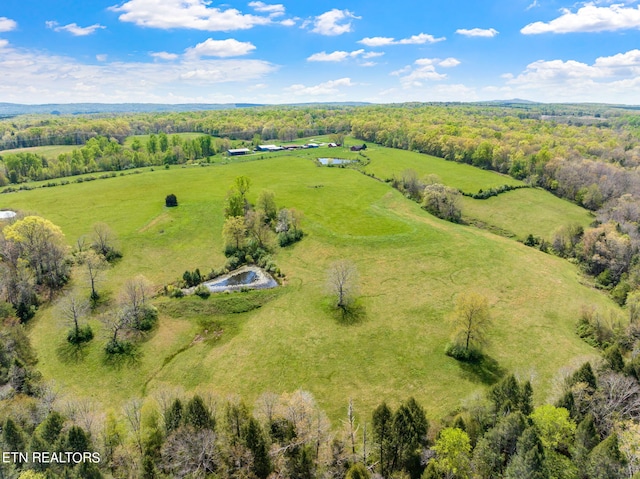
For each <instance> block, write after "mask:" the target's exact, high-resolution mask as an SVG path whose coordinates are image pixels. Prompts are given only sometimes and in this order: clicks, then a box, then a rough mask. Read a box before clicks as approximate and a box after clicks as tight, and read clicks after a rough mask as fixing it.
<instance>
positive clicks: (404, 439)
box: [392, 398, 429, 477]
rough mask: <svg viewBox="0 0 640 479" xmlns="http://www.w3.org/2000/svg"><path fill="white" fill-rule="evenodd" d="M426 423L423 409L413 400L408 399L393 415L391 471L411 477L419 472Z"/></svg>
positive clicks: (424, 443)
mask: <svg viewBox="0 0 640 479" xmlns="http://www.w3.org/2000/svg"><path fill="white" fill-rule="evenodd" d="M428 430H429V423H428V422H427V418H426V415H425V413H424V409H422V406H420V405H419V404H418V403H417V402H416V400H415V399H414V398H409V399H408V400H407V401H406V402H405V403H404V404H402V405H401V406H400V407H399V408H398V410H397V411H396V413H395V414H394V415H393V425H392V433H393V443H394V453H395V454H394V456H393V462H392V469H394V470H398V469H404V470H406V471H407V472H409V473H410V474H411V476H412V477H419V476H420V472H421V467H422V466H421V465H420V456H421V453H422V448H423V447H424V446H426V443H427V432H428Z"/></svg>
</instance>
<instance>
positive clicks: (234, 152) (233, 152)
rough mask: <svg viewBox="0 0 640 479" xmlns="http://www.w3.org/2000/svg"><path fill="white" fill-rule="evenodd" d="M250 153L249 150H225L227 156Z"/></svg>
mask: <svg viewBox="0 0 640 479" xmlns="http://www.w3.org/2000/svg"><path fill="white" fill-rule="evenodd" d="M249 153H251V150H250V149H249V148H234V149H231V150H227V155H229V156H240V155H246V154H249Z"/></svg>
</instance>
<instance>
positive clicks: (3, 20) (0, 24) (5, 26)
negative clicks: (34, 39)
mask: <svg viewBox="0 0 640 479" xmlns="http://www.w3.org/2000/svg"><path fill="white" fill-rule="evenodd" d="M16 28H18V24H17V23H16V21H15V20H11V19H10V18H7V17H0V32H10V31H12V30H15V29H16Z"/></svg>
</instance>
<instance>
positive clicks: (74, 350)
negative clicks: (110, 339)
mask: <svg viewBox="0 0 640 479" xmlns="http://www.w3.org/2000/svg"><path fill="white" fill-rule="evenodd" d="M56 352H57V354H58V358H60V361H62V362H63V363H65V364H70V363H81V362H83V361H84V360H85V359H86V357H87V354H89V345H88V344H87V343H81V344H71V343H70V342H68V341H65V342H64V343H61V344H60V346H58V348H57V350H56Z"/></svg>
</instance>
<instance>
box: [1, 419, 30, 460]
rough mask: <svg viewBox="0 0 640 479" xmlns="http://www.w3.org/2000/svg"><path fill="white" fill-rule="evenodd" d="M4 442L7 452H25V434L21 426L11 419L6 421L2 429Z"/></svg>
mask: <svg viewBox="0 0 640 479" xmlns="http://www.w3.org/2000/svg"><path fill="white" fill-rule="evenodd" d="M2 442H3V443H4V446H5V447H4V448H3V450H5V451H16V452H20V451H24V450H25V438H24V433H23V432H22V429H21V428H20V426H18V425H17V424H16V423H15V422H14V421H13V419H11V418H10V417H8V418H7V419H6V420H5V422H4V426H3V428H2Z"/></svg>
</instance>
